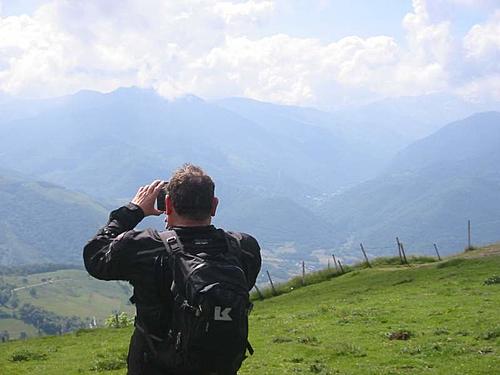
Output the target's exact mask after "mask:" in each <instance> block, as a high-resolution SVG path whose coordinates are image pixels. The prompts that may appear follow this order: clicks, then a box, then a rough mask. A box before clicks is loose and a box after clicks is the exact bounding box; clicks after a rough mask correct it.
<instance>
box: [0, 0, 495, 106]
mask: <svg viewBox="0 0 500 375" xmlns="http://www.w3.org/2000/svg"><path fill="white" fill-rule="evenodd" d="M499 3H500V2H498V1H496V0H413V1H403V0H371V1H366V0H365V1H363V0H350V1H341V0H309V1H306V0H240V1H230V0H225V1H218V0H184V1H181V2H180V1H176V0H175V1H171V0H142V1H136V0H124V1H121V2H119V3H117V2H115V1H106V0H86V1H78V0H75V1H65V0H15V1H14V0H0V90H2V91H5V92H7V93H9V94H12V95H19V96H53V95H62V94H67V93H71V92H75V91H78V90H80V89H94V90H99V91H110V90H113V89H115V88H116V87H120V86H129V85H137V86H142V87H153V88H155V89H156V90H158V91H159V92H160V93H161V94H162V95H165V96H166V97H175V96H179V95H184V94H186V93H191V94H195V95H199V96H202V97H206V98H217V97H224V96H247V97H252V98H255V99H260V100H268V101H273V102H279V103H287V104H301V105H312V106H318V107H329V106H342V105H352V104H356V103H363V102H367V101H373V100H378V99H381V98H386V97H397V96H407V95H410V96H412V95H425V94H429V93H435V92H439V93H448V94H450V95H459V96H462V97H464V98H466V99H467V100H471V101H494V102H497V101H500V66H499V63H498V61H499V57H500V4H499ZM116 4H120V6H119V7H117V6H116Z"/></svg>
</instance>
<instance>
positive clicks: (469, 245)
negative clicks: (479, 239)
mask: <svg viewBox="0 0 500 375" xmlns="http://www.w3.org/2000/svg"><path fill="white" fill-rule="evenodd" d="M471 248H472V241H471V235H470V220H467V250H470V249H471Z"/></svg>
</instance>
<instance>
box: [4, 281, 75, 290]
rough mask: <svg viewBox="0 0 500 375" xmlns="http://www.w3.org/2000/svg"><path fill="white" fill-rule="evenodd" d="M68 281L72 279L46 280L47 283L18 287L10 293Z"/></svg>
mask: <svg viewBox="0 0 500 375" xmlns="http://www.w3.org/2000/svg"><path fill="white" fill-rule="evenodd" d="M69 280H73V279H57V280H47V281H44V282H41V283H38V284H31V285H26V286H20V287H19V288H14V289H12V291H11V292H12V293H14V292H17V291H19V290H23V289H29V288H34V287H36V286H42V285H47V284H55V283H57V282H60V281H69Z"/></svg>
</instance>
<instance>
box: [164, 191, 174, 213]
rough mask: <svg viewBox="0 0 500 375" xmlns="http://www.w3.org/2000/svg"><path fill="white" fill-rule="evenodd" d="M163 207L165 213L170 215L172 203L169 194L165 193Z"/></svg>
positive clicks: (172, 207)
mask: <svg viewBox="0 0 500 375" xmlns="http://www.w3.org/2000/svg"><path fill="white" fill-rule="evenodd" d="M165 208H166V211H165V213H166V214H167V215H171V214H172V212H173V210H174V205H173V203H172V198H170V195H167V196H166V197H165Z"/></svg>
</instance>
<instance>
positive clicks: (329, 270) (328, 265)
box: [328, 258, 330, 271]
mask: <svg viewBox="0 0 500 375" xmlns="http://www.w3.org/2000/svg"><path fill="white" fill-rule="evenodd" d="M328 271H330V258H328Z"/></svg>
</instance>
